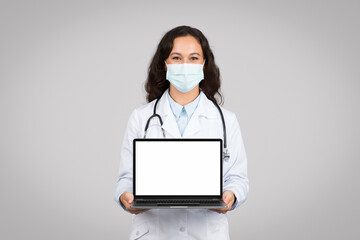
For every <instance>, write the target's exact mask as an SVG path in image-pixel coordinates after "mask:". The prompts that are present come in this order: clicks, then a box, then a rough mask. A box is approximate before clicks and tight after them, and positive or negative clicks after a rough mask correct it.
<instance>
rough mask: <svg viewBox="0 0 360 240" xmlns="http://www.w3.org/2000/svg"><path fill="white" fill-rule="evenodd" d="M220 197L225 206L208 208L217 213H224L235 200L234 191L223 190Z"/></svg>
mask: <svg viewBox="0 0 360 240" xmlns="http://www.w3.org/2000/svg"><path fill="white" fill-rule="evenodd" d="M222 199H223V201H224V202H225V204H226V206H227V208H220V209H209V210H211V211H214V212H217V213H226V212H227V211H229V210H230V209H231V207H232V205H233V204H234V201H235V196H234V193H233V192H232V191H225V192H223V195H222Z"/></svg>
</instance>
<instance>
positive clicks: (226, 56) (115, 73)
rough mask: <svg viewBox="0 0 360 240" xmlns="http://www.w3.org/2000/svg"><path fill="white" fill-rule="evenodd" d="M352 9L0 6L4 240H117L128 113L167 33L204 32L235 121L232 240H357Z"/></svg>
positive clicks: (305, 4)
mask: <svg viewBox="0 0 360 240" xmlns="http://www.w3.org/2000/svg"><path fill="white" fill-rule="evenodd" d="M359 12H360V4H359V2H358V1H344V0H342V1H340V0H339V1H331V0H330V1H325V0H324V1H318V0H312V1H306V0H298V1H267V0H252V1H221V3H220V1H184V0H182V1H142V2H140V1H129V2H127V1H7V0H6V1H4V0H1V2H0V31H1V32H0V34H1V37H0V66H1V72H0V81H1V82H0V84H1V85H0V87H1V88H0V114H1V115H0V116H1V118H0V158H1V161H0V178H1V179H0V186H1V205H0V221H1V222H0V228H1V229H0V239H126V238H127V237H128V234H129V233H130V226H131V216H130V215H129V214H127V213H125V212H124V211H122V209H121V208H120V207H119V206H117V205H116V203H115V202H114V201H113V194H114V190H115V181H116V178H117V173H118V167H119V160H120V159H119V156H120V146H121V143H122V138H123V134H124V130H125V127H126V122H127V119H128V117H129V114H130V113H131V111H132V110H133V109H134V108H135V107H138V106H140V105H142V104H144V103H145V97H144V93H145V92H144V90H143V84H144V81H145V77H146V72H147V68H148V64H149V62H150V59H151V57H152V55H153V54H154V51H155V48H156V46H157V44H158V42H159V40H160V39H161V37H162V36H163V34H164V33H165V32H166V31H168V30H169V29H171V28H173V27H175V26H178V25H183V24H187V25H191V26H194V27H197V28H199V29H200V30H202V31H203V33H204V34H205V35H206V36H207V38H208V40H209V41H210V44H211V47H212V49H213V51H214V54H215V57H216V61H217V63H218V65H219V67H220V69H221V73H222V79H223V85H222V86H223V87H222V92H223V94H224V96H225V105H224V106H225V107H226V108H228V109H230V110H232V111H233V112H235V113H236V115H237V116H238V119H239V122H240V126H241V129H242V133H243V137H244V141H245V147H246V150H247V155H248V171H249V178H250V193H249V196H248V200H247V202H246V203H245V204H244V205H242V206H241V207H239V208H238V209H237V210H236V211H233V212H231V213H229V219H230V233H231V237H232V239H359V237H360V232H359V222H360V208H359V201H360V194H359V189H360V181H359V180H360V179H359V174H358V172H359V169H360V168H359V167H360V166H359V165H360V161H359V160H360V148H359V140H360V127H359V122H360V107H359V102H360V82H359V80H360V79H359V77H360V74H359V71H360V70H359V69H360V67H359V64H360V59H359V56H360V47H359V46H360V45H359V42H360V32H359V29H360V16H359V15H360V14H359Z"/></svg>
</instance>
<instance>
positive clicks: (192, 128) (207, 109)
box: [183, 92, 217, 137]
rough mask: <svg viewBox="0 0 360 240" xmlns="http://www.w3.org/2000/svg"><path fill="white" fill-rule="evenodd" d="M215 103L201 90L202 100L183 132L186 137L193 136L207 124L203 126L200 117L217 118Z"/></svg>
mask: <svg viewBox="0 0 360 240" xmlns="http://www.w3.org/2000/svg"><path fill="white" fill-rule="evenodd" d="M214 108H215V106H214V104H213V103H212V102H211V101H210V100H209V99H208V98H207V97H206V95H205V94H204V93H203V92H200V101H199V104H198V106H197V108H196V110H195V111H194V113H193V115H192V117H191V119H190V121H189V123H188V125H187V127H186V129H185V132H184V134H183V136H184V137H191V136H193V135H195V134H196V133H197V132H199V131H200V130H201V129H202V128H205V126H201V123H200V118H202V117H205V118H216V117H217V115H216V111H214Z"/></svg>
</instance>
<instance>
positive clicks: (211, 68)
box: [145, 26, 223, 104]
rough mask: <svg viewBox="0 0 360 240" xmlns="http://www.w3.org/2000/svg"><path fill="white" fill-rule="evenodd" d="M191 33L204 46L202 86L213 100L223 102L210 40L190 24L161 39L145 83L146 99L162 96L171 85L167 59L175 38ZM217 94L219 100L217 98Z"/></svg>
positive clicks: (150, 99) (175, 29)
mask: <svg viewBox="0 0 360 240" xmlns="http://www.w3.org/2000/svg"><path fill="white" fill-rule="evenodd" d="M188 35H191V36H193V37H194V38H196V39H197V40H198V41H199V43H200V45H201V48H202V51H203V55H204V59H205V60H206V61H205V65H204V67H205V68H204V80H202V81H201V82H200V85H199V86H200V88H201V90H202V91H203V92H204V93H205V95H206V96H207V97H208V98H209V99H210V100H212V101H214V102H216V103H218V104H222V103H223V97H222V95H221V93H220V85H221V81H220V71H219V68H218V66H217V65H216V64H215V59H214V54H213V52H212V51H211V49H210V46H209V42H208V40H207V39H206V37H205V36H204V34H203V33H202V32H201V31H200V30H198V29H196V28H192V27H189V26H179V27H176V28H174V29H171V30H170V31H168V32H167V33H166V34H165V35H164V36H163V38H162V39H161V41H160V43H159V45H158V47H157V50H156V52H155V55H154V57H153V58H152V60H151V63H150V66H149V73H148V77H147V80H146V83H145V90H146V92H147V95H146V99H147V101H148V102H151V101H152V100H154V99H157V98H160V97H161V96H162V94H163V93H164V92H165V90H166V89H168V88H169V87H170V83H169V81H167V80H166V71H165V60H166V59H167V58H168V56H169V55H170V53H171V50H172V48H173V42H174V39H175V38H177V37H185V36H188ZM216 95H218V96H217V97H218V98H219V100H217V99H216Z"/></svg>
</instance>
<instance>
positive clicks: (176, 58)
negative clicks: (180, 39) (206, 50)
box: [172, 57, 181, 61]
mask: <svg viewBox="0 0 360 240" xmlns="http://www.w3.org/2000/svg"><path fill="white" fill-rule="evenodd" d="M172 60H176V61H178V60H181V59H180V58H179V57H173V58H172Z"/></svg>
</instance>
